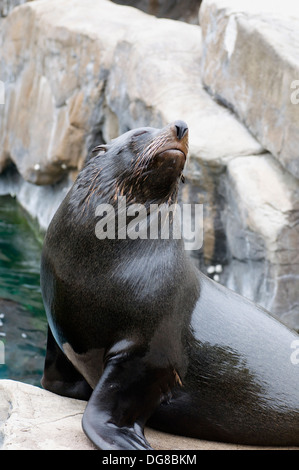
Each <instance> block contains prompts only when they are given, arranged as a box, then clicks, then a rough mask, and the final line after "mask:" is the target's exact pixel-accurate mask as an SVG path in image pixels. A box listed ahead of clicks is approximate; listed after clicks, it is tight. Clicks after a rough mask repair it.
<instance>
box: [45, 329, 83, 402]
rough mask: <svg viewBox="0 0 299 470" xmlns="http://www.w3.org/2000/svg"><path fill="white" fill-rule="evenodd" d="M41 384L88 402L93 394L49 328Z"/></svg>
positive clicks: (52, 390) (51, 389)
mask: <svg viewBox="0 0 299 470" xmlns="http://www.w3.org/2000/svg"><path fill="white" fill-rule="evenodd" d="M41 384H42V386H43V387H44V388H45V389H46V390H49V391H50V392H53V393H57V394H58V395H62V396H65V397H70V398H77V399H78V400H88V399H89V397H90V395H91V393H92V388H91V387H90V386H89V385H88V383H87V382H86V380H85V379H84V377H83V376H82V375H81V374H80V372H78V371H77V369H75V367H74V366H73V364H72V363H71V362H70V361H69V360H68V358H67V357H66V356H65V354H64V353H63V352H62V351H61V349H60V347H59V346H58V344H57V343H56V341H55V338H54V337H53V334H52V332H51V330H50V328H49V327H48V339H47V352H46V358H45V366H44V375H43V377H42V380H41Z"/></svg>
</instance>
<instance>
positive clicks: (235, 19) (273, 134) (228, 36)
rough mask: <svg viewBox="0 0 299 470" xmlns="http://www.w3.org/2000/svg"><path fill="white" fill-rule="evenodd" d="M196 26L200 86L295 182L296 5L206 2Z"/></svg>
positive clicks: (298, 137) (298, 145)
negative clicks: (199, 31)
mask: <svg viewBox="0 0 299 470" xmlns="http://www.w3.org/2000/svg"><path fill="white" fill-rule="evenodd" d="M200 23H201V25H202V32H203V60H202V78H203V82H204V83H205V85H207V86H208V87H209V90H210V91H211V92H212V94H214V95H215V96H217V97H218V98H219V99H220V100H222V101H223V102H225V103H226V104H228V105H229V106H230V107H232V108H233V109H234V110H235V111H236V113H237V114H238V115H239V117H240V118H241V119H242V121H244V122H245V124H246V126H247V127H248V128H249V129H250V130H251V132H252V133H253V134H254V135H255V136H256V137H257V139H258V141H259V142H260V143H261V144H262V145H263V146H264V147H265V148H266V149H267V150H269V151H270V152H271V153H273V155H274V156H276V157H277V158H278V159H279V161H280V162H281V163H282V165H283V166H285V168H287V169H288V170H289V171H290V172H291V173H292V174H294V175H295V176H297V177H299V150H298V149H299V132H298V129H299V104H298V103H299V99H298V97H299V81H298V77H299V54H298V50H299V8H298V4H297V3H296V2H293V1H292V0H286V1H285V2H279V1H275V2H273V1H271V0H263V1H258V0H253V1H248V2H238V1H236V0H205V1H204V2H203V4H202V8H201V9H200Z"/></svg>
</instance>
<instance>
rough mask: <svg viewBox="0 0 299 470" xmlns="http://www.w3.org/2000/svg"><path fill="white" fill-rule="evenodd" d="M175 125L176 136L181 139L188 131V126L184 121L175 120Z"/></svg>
mask: <svg viewBox="0 0 299 470" xmlns="http://www.w3.org/2000/svg"><path fill="white" fill-rule="evenodd" d="M174 126H175V128H176V136H177V138H178V139H179V140H181V139H182V138H183V137H184V136H185V135H186V133H187V132H188V126H187V124H186V123H185V122H184V121H180V120H178V121H175V122H174Z"/></svg>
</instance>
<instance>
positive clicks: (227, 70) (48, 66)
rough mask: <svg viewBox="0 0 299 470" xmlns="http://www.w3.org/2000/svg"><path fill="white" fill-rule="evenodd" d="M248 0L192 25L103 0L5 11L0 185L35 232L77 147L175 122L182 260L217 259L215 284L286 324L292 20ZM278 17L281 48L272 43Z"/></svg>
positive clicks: (291, 284) (291, 294) (296, 275)
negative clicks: (198, 231)
mask: <svg viewBox="0 0 299 470" xmlns="http://www.w3.org/2000/svg"><path fill="white" fill-rule="evenodd" d="M287 3H288V2H287ZM256 5H257V2H256V1H254V2H242V7H240V2H237V1H236V2H233V1H232V0H230V2H229V0H227V1H225V0H214V1H212V0H204V1H203V3H202V6H201V27H200V26H198V25H190V24H185V23H183V22H178V21H172V20H166V19H157V18H155V17H153V16H149V15H146V14H145V13H142V12H141V11H139V10H136V9H134V8H130V7H125V6H120V5H117V4H115V3H113V2H109V1H107V0H84V1H83V0H64V1H63V2H61V1H60V0H51V1H50V0H43V1H41V2H40V1H38V0H37V1H35V2H28V3H26V4H25V5H23V6H21V7H17V8H15V9H14V10H13V11H12V12H11V13H10V14H9V16H8V17H7V18H5V19H2V20H1V21H2V25H1V31H0V79H1V80H3V81H4V82H5V104H4V105H0V171H1V170H3V169H4V168H5V167H6V166H7V164H8V163H9V162H11V161H13V162H14V163H15V164H16V166H17V169H18V171H19V173H20V174H21V177H22V179H21V178H18V177H15V176H14V177H13V178H12V177H11V176H7V175H2V176H0V193H5V191H7V192H12V193H14V194H17V197H18V198H19V200H20V201H21V203H22V204H23V205H24V206H25V207H26V208H27V209H28V210H29V211H30V212H31V213H32V214H33V215H35V216H38V219H39V221H40V223H41V225H42V226H43V228H46V227H47V224H48V223H49V221H50V220H51V217H52V214H53V213H54V212H55V209H56V207H57V205H58V204H59V202H60V200H61V199H62V198H63V196H64V194H65V192H66V191H67V189H68V188H69V186H70V184H71V181H72V178H73V177H74V175H75V174H76V172H77V171H78V170H79V169H80V168H81V166H82V165H83V162H84V161H85V159H86V156H87V154H88V149H89V148H90V147H91V146H93V145H94V144H96V143H97V144H98V143H100V142H103V141H104V142H106V141H109V140H110V139H111V138H114V137H116V136H117V135H119V134H120V133H122V132H125V131H126V130H128V129H131V128H134V127H138V126H155V127H161V126H163V125H166V124H167V123H169V122H171V121H173V120H175V119H184V120H185V121H186V122H187V123H188V125H189V129H190V152H189V161H188V164H187V167H186V170H185V176H186V184H185V185H183V186H182V188H181V192H180V201H181V202H192V203H203V211H204V243H203V247H202V249H201V250H200V252H196V253H192V256H193V257H194V260H195V262H196V264H197V265H200V267H201V268H202V269H203V270H204V271H205V270H206V268H207V266H208V265H209V264H222V265H223V267H222V268H221V267H220V271H222V272H220V271H219V274H218V273H217V276H218V277H217V278H219V280H220V282H222V283H224V284H227V285H228V286H229V287H231V288H232V289H234V290H236V291H237V292H240V293H242V294H244V295H246V296H248V297H249V298H250V299H252V300H254V301H256V302H259V303H261V304H262V305H263V306H265V307H266V308H268V309H270V310H271V311H272V312H273V313H274V314H275V315H276V316H278V317H279V318H282V319H283V320H284V321H285V322H286V323H287V324H288V325H289V326H291V327H294V328H297V329H299V304H298V300H297V292H298V291H299V262H298V257H297V249H298V230H297V225H298V224H297V222H298V203H297V201H298V191H297V187H298V183H297V179H296V178H295V176H296V174H297V173H296V172H297V170H296V168H297V165H298V156H297V154H296V152H297V150H296V149H297V147H298V148H299V146H297V144H296V142H297V141H296V139H297V137H298V135H299V132H296V129H298V119H297V112H298V111H297V110H298V109H299V104H298V105H294V104H292V103H291V101H290V96H289V94H288V93H289V92H290V91H291V89H290V86H289V84H288V83H287V82H288V80H289V78H288V77H290V76H291V74H292V70H297V69H296V63H297V62H296V61H297V59H296V57H297V56H296V57H295V56H294V47H295V46H294V45H295V44H296V37H297V29H294V28H295V26H294V25H295V23H296V19H295V18H293V19H290V20H285V17H287V11H288V9H287V8H289V7H287V4H285V13H284V15H282V14H281V21H282V24H283V25H284V26H283V27H282V28H280V27H279V28H278V27H277V21H278V19H277V18H278V17H277V14H276V16H275V15H274V13H275V10H273V13H272V16H271V22H270V23H269V21H270V20H269V19H268V18H270V17H269V15H268V14H266V13H265V14H264V13H263V12H264V11H265V12H267V8H269V2H268V1H267V0H261V1H260V2H258V5H259V8H260V10H259V13H257V10H256ZM271 8H272V6H271ZM273 8H274V7H273ZM283 8H284V7H282V10H283ZM282 10H281V11H282ZM263 15H264V16H263ZM273 15H274V16H273ZM285 21H287V24H288V28H289V29H288V31H289V33H290V36H291V37H293V36H294V42H293V43H292V44H290V43H289V42H290V41H289V40H288V42H284V41H282V40H283V38H284V33H285V31H286V28H285V25H286V23H285ZM273 28H274V29H273ZM257 30H258V31H257ZM153 31H154V34H153ZM273 31H274V32H275V34H274V33H273ZM202 33H203V42H202ZM245 33H246V34H245ZM277 35H279V41H278V39H277V38H278V36H277ZM285 35H286V33H285ZM244 38H245V40H244ZM285 40H286V39H285ZM267 41H268V42H267ZM281 41H282V42H281ZM286 41H287V40H286ZM282 45H283V47H282ZM282 48H283V49H284V52H285V56H284V55H283V54H282V50H281V49H282ZM278 49H279V54H278ZM267 51H268V52H267ZM245 58H246V61H245ZM274 58H275V60H276V59H277V61H276V62H275V63H274ZM244 61H245V62H244ZM261 64H262V66H261ZM274 65H275V71H273V70H274V69H273V67H274ZM292 67H293V68H292ZM294 67H295V68H294ZM296 73H297V72H296ZM201 77H203V81H204V84H205V85H207V87H208V89H209V90H210V91H212V93H213V94H214V98H216V99H213V98H212V97H211V95H210V94H209V93H208V92H207V90H206V89H205V88H204V85H203V83H202V79H201ZM265 77H266V78H265ZM270 78H271V80H272V81H271V80H270ZM294 79H296V75H295V76H294ZM267 81H268V82H269V83H270V85H269V83H268V88H267V86H266V82H267ZM286 83H287V86H286V87H285V86H284V84H286ZM293 91H295V92H296V90H295V89H294V90H293ZM293 97H294V98H296V96H295V95H293ZM218 98H219V99H220V100H221V102H222V104H220V103H219V100H218V101H217V99H218ZM298 98H299V95H298ZM224 103H227V104H228V105H229V106H228V107H227V106H225V105H224ZM238 106H239V107H238ZM232 109H234V110H235V111H236V113H237V114H238V115H239V116H240V118H241V119H242V120H243V123H242V122H241V120H239V119H238V117H237V116H236V114H235V113H234V112H233V111H232ZM292 113H293V114H292ZM244 123H245V124H246V125H245V124H244ZM247 126H248V128H249V129H250V131H251V132H252V133H254V134H255V136H256V137H257V138H255V137H254V136H253V135H252V133H251V132H250V131H249V130H248V128H247ZM282 133H284V135H285V137H286V136H288V138H284V137H282ZM290 136H292V138H291V137H290ZM278 141H279V142H280V143H282V145H281V149H280V150H279V151H277V148H278V147H279V146H278V147H277V146H276V143H277V142H278ZM279 145H280V144H279ZM291 148H292V149H293V150H294V149H295V150H294V151H293V150H292V151H290V149H291ZM265 149H267V150H268V151H269V152H268V151H267V150H265ZM61 180H62V181H61ZM60 181H61V182H60ZM57 182H58V183H57ZM54 184H56V185H55V186H52V185H54ZM37 185H39V187H37Z"/></svg>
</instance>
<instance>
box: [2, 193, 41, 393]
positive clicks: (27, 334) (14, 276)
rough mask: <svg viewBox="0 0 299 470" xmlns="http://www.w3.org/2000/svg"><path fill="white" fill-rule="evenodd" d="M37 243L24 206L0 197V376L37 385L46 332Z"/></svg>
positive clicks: (39, 243) (38, 246)
mask: <svg viewBox="0 0 299 470" xmlns="http://www.w3.org/2000/svg"><path fill="white" fill-rule="evenodd" d="M41 248H42V235H41V234H40V233H39V232H38V229H37V227H35V226H34V224H33V222H32V221H31V220H30V218H29V217H27V215H26V213H25V211H24V210H23V209H22V208H21V207H20V206H19V205H18V203H17V202H16V201H15V200H14V199H13V198H11V197H8V196H5V197H3V196H1V197H0V341H1V342H2V344H3V343H4V350H5V360H4V364H0V379H3V378H6V379H14V380H20V381H22V382H26V383H31V384H34V385H39V384H40V378H41V375H42V369H43V363H44V355H45V347H46V331H47V321H46V316H45V312H44V307H43V302H42V297H41V291H40V255H41ZM1 299H9V300H10V302H3V301H2V300H1ZM11 301H12V302H11ZM2 362H3V361H2Z"/></svg>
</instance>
